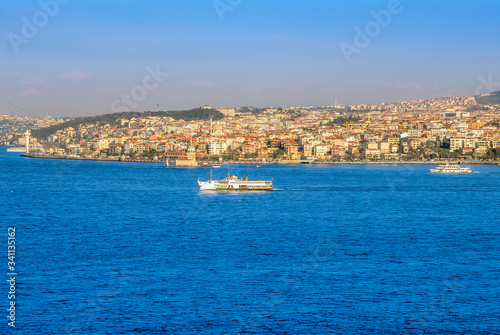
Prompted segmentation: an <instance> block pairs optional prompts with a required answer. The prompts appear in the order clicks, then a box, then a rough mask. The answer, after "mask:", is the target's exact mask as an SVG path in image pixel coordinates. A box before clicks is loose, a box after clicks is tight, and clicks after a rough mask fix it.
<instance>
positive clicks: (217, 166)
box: [212, 164, 220, 169]
mask: <svg viewBox="0 0 500 335" xmlns="http://www.w3.org/2000/svg"><path fill="white" fill-rule="evenodd" d="M212 167H213V168H214V169H218V168H220V165H219V164H213V165H212Z"/></svg>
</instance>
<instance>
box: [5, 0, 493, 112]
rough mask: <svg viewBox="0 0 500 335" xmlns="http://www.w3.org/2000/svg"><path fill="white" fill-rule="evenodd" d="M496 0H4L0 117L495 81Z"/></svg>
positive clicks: (390, 95) (426, 89) (409, 90)
mask: <svg viewBox="0 0 500 335" xmlns="http://www.w3.org/2000/svg"><path fill="white" fill-rule="evenodd" d="M499 13H500V1H498V0H486V1H475V2H473V1H457V0H455V1H436V0H432V1H431V0H428V1H425V0H413V1H411V0H401V1H397V0H390V1H374V0H372V1H356V0H348V1H340V0H338V1H334V0H303V1H294V0H286V1H273V0H266V1H264V0H216V1H214V0H193V1H188V0H175V1H173V0H161V1H160V0H158V1H153V0H149V1H144V0H143V1H132V0H41V1H27V0H16V1H11V0H0V33H1V36H2V38H1V44H0V65H1V67H0V76H1V85H0V98H1V99H3V100H0V114H17V115H25V116H28V115H27V114H26V113H25V112H23V111H20V110H18V109H16V108H14V107H12V106H11V105H9V104H8V103H6V102H5V101H8V102H10V103H12V104H15V105H18V106H19V107H21V108H23V109H26V110H27V111H29V112H31V113H33V114H34V115H39V116H45V115H46V114H50V115H52V116H76V115H96V114H106V113H111V112H114V111H122V110H139V111H144V110H157V109H160V110H174V109H187V108H193V107H199V106H203V105H205V104H208V105H212V106H214V107H229V106H249V105H250V106H262V107H263V106H275V107H278V106H283V107H284V106H300V105H302V106H303V105H328V104H334V102H335V99H338V102H339V104H342V105H344V104H360V103H379V102H393V101H399V100H412V99H420V98H431V97H440V96H446V95H448V92H447V91H448V90H451V94H452V95H461V94H463V93H468V94H469V95H472V94H474V93H486V92H487V91H490V90H500V19H499Z"/></svg>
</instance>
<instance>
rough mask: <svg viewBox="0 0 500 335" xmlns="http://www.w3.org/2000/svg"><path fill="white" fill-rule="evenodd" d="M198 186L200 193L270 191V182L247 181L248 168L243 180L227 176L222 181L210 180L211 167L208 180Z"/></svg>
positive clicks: (200, 182) (271, 188)
mask: <svg viewBox="0 0 500 335" xmlns="http://www.w3.org/2000/svg"><path fill="white" fill-rule="evenodd" d="M198 186H199V187H200V190H201V191H272V190H273V181H272V180H248V167H247V177H246V179H245V180H243V179H238V176H235V175H233V176H231V175H230V174H229V173H228V176H227V177H226V178H224V179H222V180H212V167H211V168H210V180H209V181H199V180H198Z"/></svg>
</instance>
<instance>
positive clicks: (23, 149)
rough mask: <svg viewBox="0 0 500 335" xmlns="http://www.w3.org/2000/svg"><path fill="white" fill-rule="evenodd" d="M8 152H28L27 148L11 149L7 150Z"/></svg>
mask: <svg viewBox="0 0 500 335" xmlns="http://www.w3.org/2000/svg"><path fill="white" fill-rule="evenodd" d="M7 152H26V148H25V147H10V148H7Z"/></svg>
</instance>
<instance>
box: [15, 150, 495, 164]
mask: <svg viewBox="0 0 500 335" xmlns="http://www.w3.org/2000/svg"><path fill="white" fill-rule="evenodd" d="M20 156H21V157H26V158H37V159H63V160H83V161H107V162H123V163H157V164H158V163H162V164H165V161H155V160H146V159H144V160H133V159H127V160H121V158H120V157H95V158H90V157H67V156H46V155H36V154H26V153H24V154H21V155H20ZM170 162H171V161H170ZM197 163H199V164H221V165H222V164H264V165H269V164H282V165H441V164H446V163H450V164H460V165H500V161H493V160H488V161H486V160H485V161H461V160H457V161H449V160H439V161H404V160H398V161H363V160H360V161H341V162H335V161H330V162H328V161H319V162H318V161H309V160H303V161H298V160H293V161H292V160H281V161H273V162H264V161H229V162H227V161H226V162H219V161H197ZM171 167H175V163H174V165H172V166H171ZM199 167H209V166H199Z"/></svg>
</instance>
